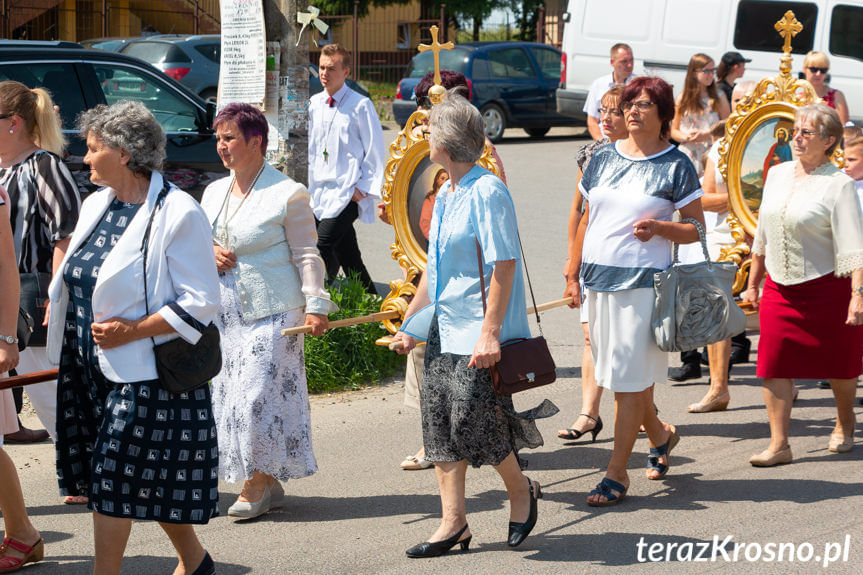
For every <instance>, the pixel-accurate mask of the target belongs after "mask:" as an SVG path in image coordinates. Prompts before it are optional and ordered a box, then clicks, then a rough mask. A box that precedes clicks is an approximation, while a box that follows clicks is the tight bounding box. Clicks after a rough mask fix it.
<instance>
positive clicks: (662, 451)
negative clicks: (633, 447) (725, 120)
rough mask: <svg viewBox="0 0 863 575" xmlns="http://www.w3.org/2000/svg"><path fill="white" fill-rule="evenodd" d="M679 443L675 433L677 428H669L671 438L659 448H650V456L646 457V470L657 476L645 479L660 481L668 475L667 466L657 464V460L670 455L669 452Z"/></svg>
mask: <svg viewBox="0 0 863 575" xmlns="http://www.w3.org/2000/svg"><path fill="white" fill-rule="evenodd" d="M679 441H680V434H679V433H677V428H676V427H674V426H673V425H672V426H671V436H670V437H669V438H668V441H666V442H665V443H664V444H663V445H660V446H659V447H651V448H650V455H648V456H647V469H653V470H654V471H657V472H659V475H656V476H654V477H649V476H648V477H647V478H648V479H652V480H654V481H655V480H657V479H662V478H663V477H665V475H666V474H667V473H668V465H665V464H664V463H660V462H659V458H660V457H662V456H663V455H669V454H671V450H672V449H674V446H675V445H677V443H678V442H679Z"/></svg>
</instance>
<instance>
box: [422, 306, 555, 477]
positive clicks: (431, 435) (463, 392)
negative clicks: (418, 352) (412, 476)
mask: <svg viewBox="0 0 863 575" xmlns="http://www.w3.org/2000/svg"><path fill="white" fill-rule="evenodd" d="M468 363H470V356H469V355H456V354H451V353H441V351H440V333H439V331H438V322H437V317H435V318H434V320H433V321H432V325H431V329H430V330H429V339H428V343H427V345H426V356H425V365H424V366H423V382H422V426H423V445H424V446H425V458H426V459H427V460H429V461H435V462H438V461H451V462H454V461H461V460H462V459H466V460H467V461H468V463H470V464H471V465H472V466H474V467H479V466H481V465H483V464H490V465H499V464H500V463H501V462H502V461H503V460H504V459H506V457H507V456H508V455H509V454H510V453H511V452H514V453H515V454H516V456H517V455H518V451H519V450H520V449H524V448H535V447H539V446H540V445H542V444H543V441H542V435H541V434H540V433H539V430H538V429H537V427H536V423H535V420H536V419H542V418H545V417H551V416H552V415H554V414H556V413H557V412H558V409H557V406H555V405H554V404H553V403H552V402H550V401H549V400H547V399H546V400H543V402H542V403H541V404H540V405H538V406H537V407H534V408H533V409H530V410H528V411H524V412H516V411H515V408H514V407H513V404H512V396H509V395H506V396H503V395H497V394H496V393H495V392H494V389H493V388H492V385H491V374H490V372H489V370H488V369H477V368H475V367H468V366H467V364H468Z"/></svg>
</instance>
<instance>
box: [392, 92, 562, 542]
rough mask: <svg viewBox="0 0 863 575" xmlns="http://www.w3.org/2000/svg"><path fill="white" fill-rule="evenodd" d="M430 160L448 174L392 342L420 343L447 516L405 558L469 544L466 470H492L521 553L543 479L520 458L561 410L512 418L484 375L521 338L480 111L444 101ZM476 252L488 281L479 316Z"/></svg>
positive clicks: (542, 409)
mask: <svg viewBox="0 0 863 575" xmlns="http://www.w3.org/2000/svg"><path fill="white" fill-rule="evenodd" d="M429 126H430V134H429V147H430V149H431V152H430V159H431V160H432V161H433V162H435V163H437V164H440V165H441V166H443V167H444V169H446V171H447V172H448V173H449V174H450V180H449V182H447V183H446V184H444V185H443V186H442V187H441V190H440V192H438V196H437V201H436V202H435V208H434V213H433V215H432V223H431V230H430V233H429V251H428V263H427V265H426V273H425V274H423V276H422V279H421V280H420V284H419V286H418V287H417V295H416V297H414V299H413V301H412V302H411V305H410V306H409V308H408V310H407V313H406V314H405V316H406V320H405V323H404V324H403V326H402V331H400V332H399V333H398V334H396V336H395V339H396V340H397V341H398V340H400V341H402V342H403V344H404V349H403V352H404V353H407V352H408V351H410V350H411V349H412V348H413V347H414V346H415V345H416V339H415V338H419V339H426V340H427V341H428V349H427V350H426V358H425V365H424V369H423V384H422V386H423V387H422V397H423V403H422V427H423V443H424V445H425V453H426V459H427V460H429V461H433V462H435V465H436V472H437V479H438V487H439V488H440V493H441V501H442V507H443V517H442V521H441V524H440V526H439V527H438V529H437V530H436V531H435V532H434V534H433V535H432V536H431V538H430V539H429V540H428V541H426V542H424V543H420V544H419V545H415V546H414V547H411V548H410V549H408V550H407V555H408V557H435V556H438V555H443V554H444V553H446V552H447V551H449V550H450V549H451V548H452V547H453V546H455V545H456V544H457V543H458V544H460V545H461V548H462V549H463V550H466V549H467V548H468V545H469V544H470V539H471V532H470V529H469V528H468V525H467V517H466V511H465V495H464V492H465V474H466V471H467V466H468V463H470V464H471V465H472V466H474V467H479V466H480V465H483V464H491V465H493V466H494V468H495V470H496V471H497V472H498V473H500V476H501V477H502V478H503V481H504V483H505V484H506V489H507V493H508V495H509V500H510V524H509V536H508V541H507V542H508V544H509V545H510V546H511V547H515V546H517V545H519V544H520V543H521V542H522V541H524V539H525V538H526V537H527V535H528V534H529V533H530V531H531V529H533V527H534V525H535V524H536V518H537V505H536V503H537V499H539V498H540V497H542V492H541V491H540V487H539V483H537V482H536V481H531V480H529V479H528V478H527V477H526V476H525V475H524V474H523V473H522V472H521V469H520V467H519V463H518V458H517V456H516V451H517V450H518V449H520V448H523V447H530V448H533V447H538V446H540V445H542V436H541V435H540V434H539V431H538V430H537V428H536V425H535V424H534V422H533V420H534V419H536V418H537V417H548V416H550V415H554V413H556V412H557V408H556V407H554V405H553V404H551V403H550V402H548V401H545V402H543V404H542V405H540V406H539V407H538V408H536V409H534V410H532V412H530V413H516V412H515V410H514V409H513V404H512V398H511V397H509V396H499V395H496V394H495V393H494V391H493V389H492V385H491V375H490V372H489V370H488V368H489V367H491V366H492V365H494V364H495V363H497V361H498V360H499V359H500V342H502V341H507V340H509V339H513V338H520V337H529V336H530V329H529V328H528V324H527V316H526V309H525V299H524V297H525V293H524V280H523V279H522V271H521V267H522V266H521V257H520V250H519V240H518V225H517V222H516V217H515V206H514V205H513V203H512V198H511V197H510V195H509V191H508V190H507V189H506V186H505V185H504V184H503V182H502V181H501V180H500V178H498V177H497V176H495V175H494V174H492V173H490V172H489V171H487V170H485V169H483V168H481V167H479V166H477V165H476V161H477V160H478V159H479V158H480V156H481V155H482V153H483V150H484V149H485V136H484V132H483V122H482V117H481V116H480V114H479V111H478V110H477V109H476V108H475V107H474V106H472V105H471V104H470V102H468V101H467V100H465V99H464V98H462V97H461V96H458V95H455V94H450V95H449V96H448V97H447V98H446V99H445V100H444V101H443V102H442V103H440V104H437V105H436V106H435V107H434V108H432V111H431V116H430V123H429ZM477 245H479V247H480V251H481V253H482V268H483V270H482V273H483V275H484V276H485V281H486V282H487V283H488V285H489V290H488V311H487V312H486V314H485V316H483V305H482V297H481V294H480V282H479V261H478V255H477Z"/></svg>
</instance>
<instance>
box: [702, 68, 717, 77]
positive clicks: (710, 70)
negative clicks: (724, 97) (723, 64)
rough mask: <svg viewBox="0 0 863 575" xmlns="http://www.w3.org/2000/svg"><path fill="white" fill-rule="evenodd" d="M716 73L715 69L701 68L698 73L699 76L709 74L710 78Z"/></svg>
mask: <svg viewBox="0 0 863 575" xmlns="http://www.w3.org/2000/svg"><path fill="white" fill-rule="evenodd" d="M715 72H716V68H703V69H701V70H699V71H698V73H699V74H710V75H711V76H712V75H713V74H714V73H715Z"/></svg>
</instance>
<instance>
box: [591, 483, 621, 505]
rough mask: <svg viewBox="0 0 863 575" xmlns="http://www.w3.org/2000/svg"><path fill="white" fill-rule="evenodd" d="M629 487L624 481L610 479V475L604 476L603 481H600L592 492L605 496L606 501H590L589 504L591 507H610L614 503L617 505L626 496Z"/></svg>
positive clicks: (592, 493)
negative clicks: (615, 492)
mask: <svg viewBox="0 0 863 575" xmlns="http://www.w3.org/2000/svg"><path fill="white" fill-rule="evenodd" d="M627 489H629V488H628V487H626V486H624V485H623V484H622V483H618V482H617V481H615V480H614V479H609V478H608V477H603V478H602V481H600V482H599V484H598V485H597V486H596V488H595V489H594V490H593V491H591V492H590V494H591V495H601V496H602V497H605V499H606V501H588V502H587V504H588V505H590V506H591V507H610V506H612V505H617V504H618V503H619V502H620V500H621V499H623V498H624V497H626V491H627ZM612 490H614V491H617V495H615V494H614V493H612Z"/></svg>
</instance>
